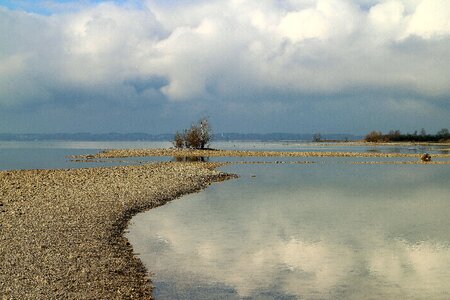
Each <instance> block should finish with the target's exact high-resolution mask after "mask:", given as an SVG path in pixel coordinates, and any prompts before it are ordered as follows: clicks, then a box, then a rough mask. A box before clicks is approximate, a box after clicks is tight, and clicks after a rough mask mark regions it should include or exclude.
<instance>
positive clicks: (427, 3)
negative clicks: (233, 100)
mask: <svg viewBox="0 0 450 300" xmlns="http://www.w3.org/2000/svg"><path fill="white" fill-rule="evenodd" d="M364 6H371V7H370V8H367V9H363V8H362V7H364ZM0 21H1V23H2V26H1V29H0V38H1V39H2V40H3V41H5V43H2V45H1V46H0V82H2V85H1V89H0V104H6V103H9V104H11V103H24V102H27V101H33V99H35V101H41V100H42V99H45V101H47V100H49V99H51V98H52V93H53V92H52V91H53V90H55V89H57V90H61V89H62V90H64V89H65V88H67V87H71V88H81V89H84V88H86V89H87V88H89V89H92V88H95V87H101V89H105V88H106V87H108V86H110V87H114V88H121V87H124V84H123V83H124V82H125V81H128V80H134V79H136V78H138V79H146V78H151V77H155V76H156V77H162V78H166V79H167V85H165V86H160V87H158V88H157V91H158V92H159V93H160V94H162V95H164V96H165V97H166V98H167V99H168V100H172V101H184V100H193V99H196V98H201V99H209V98H211V97H217V98H224V99H226V98H230V97H235V96H236V95H239V94H247V95H248V94H251V93H252V92H254V91H259V92H261V91H264V90H266V89H267V90H271V91H278V92H279V93H284V92H286V91H289V93H293V94H295V93H304V92H308V93H310V92H321V93H332V92H338V91H341V90H345V89H351V88H354V87H371V88H375V89H382V88H390V89H401V90H407V91H410V92H414V93H421V94H425V95H431V96H436V95H438V96H442V95H447V94H448V93H449V92H450V87H449V85H448V80H449V78H450V66H449V62H450V42H449V41H450V2H448V1H445V0H422V1H418V0H415V1H414V0H404V1H401V0H389V1H360V2H355V1H347V0H332V1H325V0H296V1H287V2H286V3H284V4H283V5H281V4H280V3H279V2H277V1H241V0H230V1H209V2H206V3H205V2H199V3H195V2H188V3H184V4H180V5H158V4H156V3H155V2H153V1H149V2H147V3H145V5H143V6H142V7H136V6H131V5H117V4H113V3H106V4H98V5H85V6H84V7H83V6H79V7H78V9H77V10H76V11H74V12H67V11H66V12H64V13H56V14H54V15H51V16H40V15H36V14H29V13H24V12H18V11H10V10H7V9H1V8H0ZM411 41H414V42H411ZM25 57H26V62H25V63H24V59H25ZM5 82H7V83H6V84H5ZM5 85H7V86H5ZM22 86H23V87H24V88H22V89H21V87H22ZM20 89H21V90H22V96H21V95H20V94H21V93H19V92H17V91H18V90H20ZM24 89H25V90H24ZM24 91H26V92H24ZM149 94H150V95H153V94H154V93H149ZM30 98H33V99H30ZM55 101H57V99H55Z"/></svg>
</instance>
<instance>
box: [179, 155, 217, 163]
mask: <svg viewBox="0 0 450 300" xmlns="http://www.w3.org/2000/svg"><path fill="white" fill-rule="evenodd" d="M172 161H176V162H209V157H207V156H174V157H173V159H172Z"/></svg>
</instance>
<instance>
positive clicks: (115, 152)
mask: <svg viewBox="0 0 450 300" xmlns="http://www.w3.org/2000/svg"><path fill="white" fill-rule="evenodd" d="M144 156H172V157H180V158H183V157H227V156H228V157H406V158H413V159H418V160H420V156H421V154H409V153H377V152H375V153H374V152H332V151H323V152H319V151H316V152H283V151H244V150H191V149H174V148H170V149H111V150H104V151H101V152H99V153H96V154H89V155H78V156H72V157H71V158H72V159H74V160H89V159H103V158H124V157H144ZM432 157H433V158H450V154H433V155H432Z"/></svg>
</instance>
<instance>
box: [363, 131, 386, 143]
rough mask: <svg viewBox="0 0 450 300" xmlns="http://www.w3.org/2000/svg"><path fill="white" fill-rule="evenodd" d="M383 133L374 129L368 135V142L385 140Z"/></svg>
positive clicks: (366, 138)
mask: <svg viewBox="0 0 450 300" xmlns="http://www.w3.org/2000/svg"><path fill="white" fill-rule="evenodd" d="M383 138H384V137H383V134H382V133H381V132H380V131H372V132H370V133H369V134H367V135H366V137H365V140H366V142H372V143H378V142H381V141H383Z"/></svg>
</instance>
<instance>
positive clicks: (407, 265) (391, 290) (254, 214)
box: [128, 165, 450, 299]
mask: <svg viewBox="0 0 450 300" xmlns="http://www.w3.org/2000/svg"><path fill="white" fill-rule="evenodd" d="M228 170H229V171H232V172H236V173H239V174H241V178H240V179H238V180H234V181H229V182H225V183H221V184H219V185H214V186H212V187H211V188H209V189H207V190H206V191H204V192H202V193H199V194H195V195H189V196H187V197H185V198H184V199H182V200H177V201H175V202H173V203H170V204H169V205H167V206H163V207H161V208H158V209H156V210H153V211H150V212H147V213H144V214H140V215H138V216H136V217H135V218H134V219H133V225H132V226H131V228H130V229H131V232H130V234H129V236H128V237H129V238H130V240H131V242H132V243H133V247H134V248H135V250H136V252H138V253H140V254H141V258H142V259H143V261H144V263H145V264H146V265H147V266H148V268H149V269H150V270H151V271H152V272H155V273H156V277H155V278H154V279H153V281H154V283H155V284H156V290H155V295H156V296H157V298H159V299H175V298H176V299H189V298H191V299H192V298H195V299H210V298H231V299H232V298H236V299H241V298H258V299H260V298H263V299H264V298H267V299H273V298H281V299H290V298H306V299H339V298H344V299H369V298H375V299H379V298H384V299H395V298H397V299H398V298H405V297H407V298H409V299H447V298H448V297H449V295H450V284H449V282H450V247H449V245H450V241H449V237H450V234H449V228H450V221H449V220H450V218H449V217H450V205H449V200H450V199H449V197H448V195H449V194H450V188H449V187H448V185H447V184H446V182H447V183H448V180H449V179H450V171H449V170H448V167H431V168H430V167H424V166H401V167H400V166H379V165H377V166H353V165H346V166H345V167H339V168H337V167H336V165H282V166H281V165H280V166H278V165H277V166H276V167H274V166H264V165H258V166H255V165H246V166H233V167H230V168H228ZM251 174H256V175H257V177H256V179H255V178H253V177H251Z"/></svg>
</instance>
